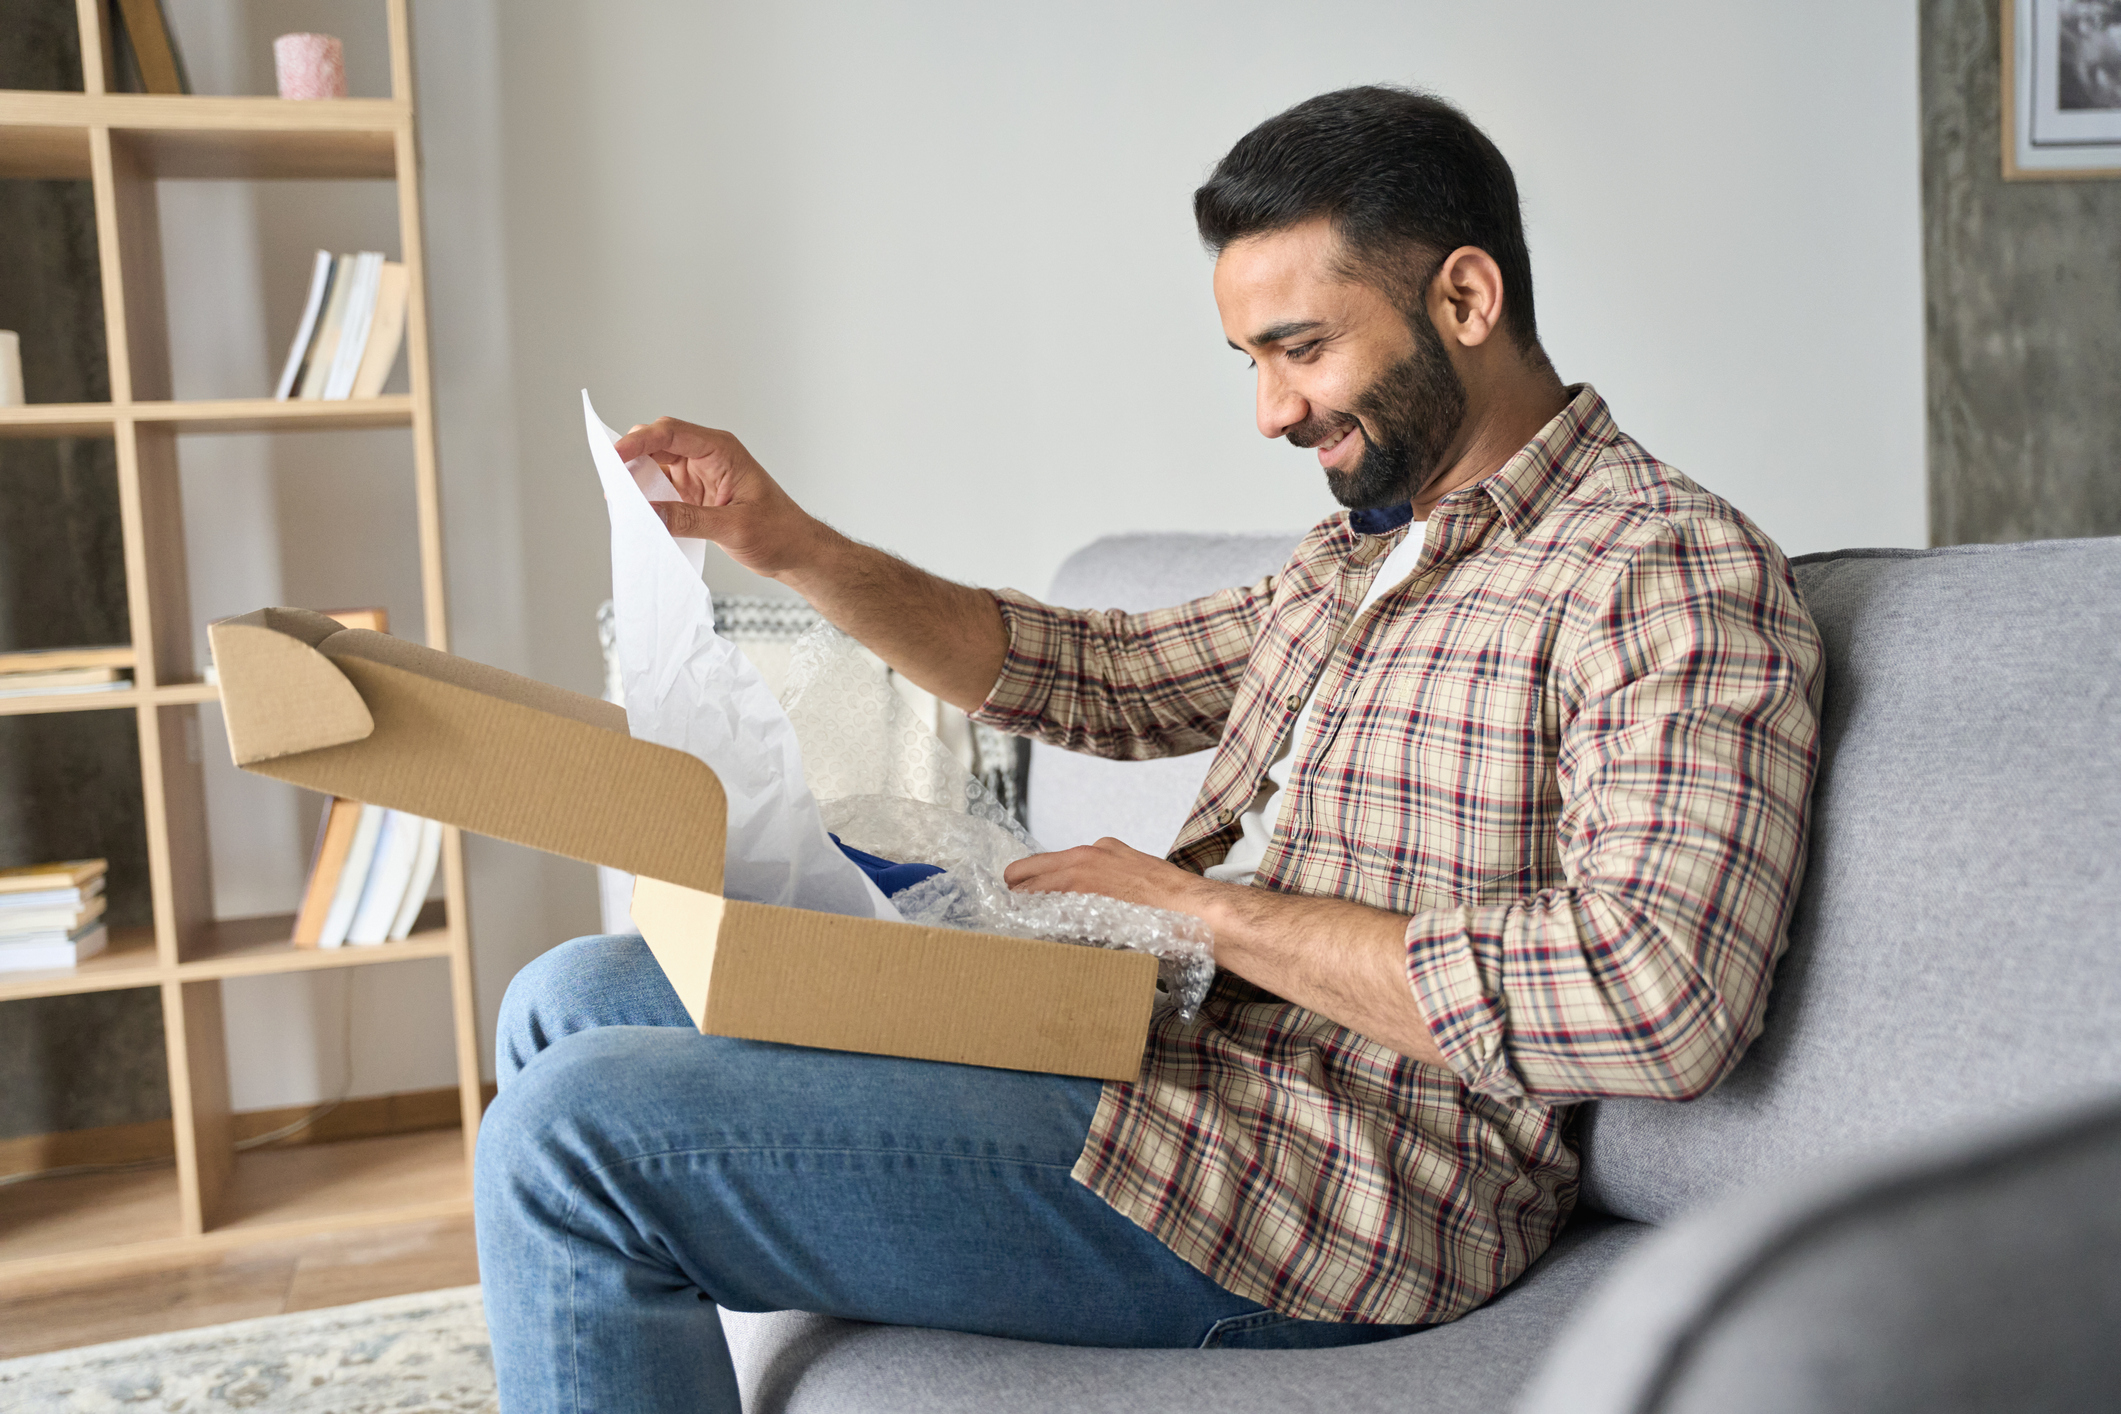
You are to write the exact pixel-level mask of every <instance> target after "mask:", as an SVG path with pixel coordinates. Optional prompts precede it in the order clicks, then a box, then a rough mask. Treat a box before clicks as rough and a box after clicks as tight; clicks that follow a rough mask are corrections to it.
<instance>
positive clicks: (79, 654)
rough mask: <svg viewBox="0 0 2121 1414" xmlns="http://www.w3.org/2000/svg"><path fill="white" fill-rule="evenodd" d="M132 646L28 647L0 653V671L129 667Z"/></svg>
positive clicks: (29, 671) (54, 670)
mask: <svg viewBox="0 0 2121 1414" xmlns="http://www.w3.org/2000/svg"><path fill="white" fill-rule="evenodd" d="M132 665H133V650H132V649H131V648H129V647H126V646H124V645H119V646H117V647H113V648H28V649H24V650H22V651H21V652H17V653H0V673H50V672H58V671H60V670H62V669H65V668H130V667H131V666H132Z"/></svg>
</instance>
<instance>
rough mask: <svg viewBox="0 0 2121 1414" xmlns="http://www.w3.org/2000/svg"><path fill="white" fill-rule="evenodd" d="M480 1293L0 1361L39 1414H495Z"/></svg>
mask: <svg viewBox="0 0 2121 1414" xmlns="http://www.w3.org/2000/svg"><path fill="white" fill-rule="evenodd" d="M495 1408H496V1405H495V1401H494V1392H493V1359H492V1357H491V1355H490V1354H489V1352H488V1350H487V1345H486V1318H485V1314H484V1312H483V1310H482V1309H481V1307H480V1305H479V1289H478V1288H477V1287H476V1286H462V1287H457V1288H455V1289H453V1290H449V1291H423V1292H420V1293H418V1294H417V1295H413V1296H390V1297H386V1298H384V1299H383V1300H381V1301H364V1302H361V1303H360V1304H359V1305H356V1306H334V1307H332V1308H330V1309H329V1310H323V1311H300V1312H296V1313H295V1314H293V1315H287V1316H265V1317H261V1318H259V1319H258V1320H254V1321H234V1322H231V1323H230V1324H228V1325H225V1326H207V1327H205V1328H203V1329H200V1330H189V1331H175V1332H172V1333H171V1334H169V1335H151V1336H144V1337H142V1338H141V1339H139V1340H120V1341H113V1342H112V1343H111V1344H109V1345H87V1346H83V1347H81V1348H80V1349H78V1350H55V1351H53V1352H51V1353H50V1354H48V1355H30V1356H26V1357H24V1358H22V1359H19V1360H5V1361H0V1409H5V1410H17V1409H19V1410H24V1411H29V1410H36V1411H37V1412H38V1414H221V1411H227V1410H242V1411H244V1414H493V1411H494V1410H495Z"/></svg>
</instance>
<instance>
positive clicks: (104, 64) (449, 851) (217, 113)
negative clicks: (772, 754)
mask: <svg viewBox="0 0 2121 1414" xmlns="http://www.w3.org/2000/svg"><path fill="white" fill-rule="evenodd" d="M381 3H384V4H385V6H386V9H387V12H388V13H387V20H388V33H389V43H390V72H391V97H389V98H387V99H336V100H313V101H301V102H290V101H286V100H282V99H278V98H222V97H205V96H190V95H186V96H161V95H136V94H119V93H114V92H112V91H111V89H112V87H113V85H112V82H111V34H110V32H109V30H108V27H107V26H108V21H107V15H108V13H109V12H108V7H107V6H106V5H105V4H104V3H102V0H76V8H77V12H78V16H79V28H80V36H81V52H82V54H83V56H84V60H85V62H84V63H83V65H82V70H83V91H82V92H80V93H47V92H0V177H30V178H62V179H74V180H83V179H85V180H87V181H88V182H90V183H91V185H92V187H93V191H94V200H95V210H96V237H97V244H98V248H99V263H100V271H101V278H102V291H103V317H104V329H105V337H106V342H107V346H108V355H109V362H110V390H111V400H110V402H108V403H93V404H64V405H49V404H47V405H36V404H32V405H30V406H27V407H8V408H0V436H14V437H80V436H93V437H109V438H112V439H113V440H114V441H115V443H116V447H117V463H118V495H119V502H120V505H119V510H120V520H121V523H122V527H123V534H124V558H125V579H126V602H127V615H128V618H129V620H130V625H131V636H132V644H131V650H130V654H129V658H128V666H130V667H131V669H132V672H133V685H132V686H131V687H130V688H127V689H123V690H114V691H104V692H96V693H81V694H57V695H47V696H19V697H11V698H4V699H0V715H14V714H18V713H27V712H86V711H130V712H133V713H134V714H136V717H137V721H138V726H139V749H140V780H141V789H142V792H143V795H144V797H145V806H146V818H147V827H148V828H147V833H148V864H149V873H150V875H151V893H152V898H153V907H154V922H153V926H152V927H151V928H144V929H129V930H113V934H112V939H111V945H110V948H109V950H108V951H107V952H105V953H103V954H101V955H99V956H97V957H95V958H92V959H89V960H87V961H85V962H83V963H82V964H81V965H80V966H79V967H76V968H69V969H64V970H61V971H55V972H43V973H30V972H20V973H8V974H0V1000H5V999H11V998H22V997H36V996H51V995H59V994H65V993H73V992H86V991H99V990H106V989H114V988H149V987H152V988H155V989H157V990H158V991H159V993H160V996H161V1001H162V1015H163V1025H164V1030H165V1033H166V1038H167V1062H168V1067H169V1090H170V1104H171V1111H172V1128H173V1131H174V1147H175V1164H174V1167H173V1168H172V1169H166V1170H161V1171H156V1172H146V1173H127V1174H91V1175H84V1176H80V1177H67V1178H61V1177H54V1178H50V1179H42V1180H39V1181H37V1182H34V1183H29V1184H25V1185H20V1186H17V1187H14V1188H12V1189H10V1190H9V1198H8V1214H7V1221H6V1222H5V1223H0V1290H4V1289H6V1288H7V1286H8V1284H9V1282H10V1281H15V1282H29V1281H33V1280H35V1279H37V1278H38V1277H40V1276H44V1277H48V1276H50V1275H51V1274H52V1273H56V1272H60V1271H72V1270H78V1269H81V1268H83V1267H85V1266H92V1265H95V1264H98V1263H108V1264H132V1265H145V1264H152V1263H155V1262H158V1261H173V1260H186V1259H189V1258H191V1257H193V1256H196V1255H197V1254H198V1253H200V1252H202V1251H205V1250H211V1249H213V1248H217V1247H225V1246H228V1245H232V1244H234V1243H237V1242H254V1241H258V1240H261V1239H265V1238H270V1237H275V1236H283V1235H293V1234H296V1233H302V1232H314V1231H319V1230H328V1229H332V1228H337V1227H347V1226H355V1225H361V1224H368V1223H382V1222H396V1221H405V1220H409V1219H414V1218H427V1217H438V1216H447V1215H454V1214H462V1213H468V1212H469V1211H470V1158H471V1151H472V1144H473V1140H474V1136H475V1132H476V1129H477V1125H478V1119H479V1114H480V1110H481V1106H482V1095H481V1090H480V1084H479V1052H478V1043H477V1026H476V1015H477V1013H476V1008H475V1005H474V1002H473V992H472V971H471V949H470V934H469V925H468V919H467V915H466V908H465V890H464V860H463V850H462V846H461V842H460V840H459V837H458V835H457V832H456V831H454V830H449V831H446V832H445V833H444V839H443V843H442V850H441V853H442V863H441V873H442V878H443V895H444V897H443V899H442V900H441V901H440V906H439V907H437V906H435V905H433V904H430V905H429V906H428V908H427V910H426V911H425V912H424V913H423V914H422V915H421V917H420V920H419V923H418V924H417V925H416V926H415V928H414V931H413V933H412V935H411V937H410V938H409V939H407V940H406V941H404V942H401V943H392V944H389V945H387V946H382V947H365V948H349V949H340V950H336V951H321V950H317V949H304V948H296V947H295V946H293V944H292V943H291V941H290V936H291V932H292V927H293V920H292V918H291V917H271V918H264V919H242V920H217V919H215V918H214V916H213V892H212V881H211V878H210V874H209V862H208V855H207V846H206V829H207V822H206V804H205V793H204V786H203V780H202V771H201V765H200V753H201V751H202V750H213V749H218V743H216V742H202V740H201V734H200V722H199V705H200V704H201V703H206V702H211V701H213V700H215V698H216V695H217V694H216V690H215V688H214V687H213V686H212V685H211V684H210V683H206V682H202V681H200V680H199V675H198V671H197V667H196V660H195V657H194V648H195V645H194V642H193V625H192V618H191V607H190V603H189V598H188V592H187V574H186V565H185V552H184V533H183V519H182V507H181V501H180V497H179V494H178V480H177V439H178V438H179V437H182V436H185V435H187V434H189V433H205V432H237V431H290V432H292V431H299V430H309V429H338V428H367V427H402V428H406V429H408V431H409V432H410V434H411V440H412V451H413V458H412V460H413V466H412V473H413V477H414V484H415V501H416V506H417V513H418V525H419V562H420V588H421V593H422V600H423V604H424V610H425V614H424V618H425V621H424V623H423V625H422V628H423V629H424V637H425V640H426V642H427V643H428V644H429V645H431V646H433V647H436V648H445V649H446V647H447V646H448V641H449V633H448V628H449V626H448V616H447V613H446V610H445V604H444V581H443V568H442V539H441V523H440V497H439V491H438V487H437V484H436V465H435V434H434V397H433V386H432V380H431V375H430V371H429V367H428V337H427V334H428V331H427V299H426V282H425V274H424V269H423V264H422V241H421V225H420V191H419V148H418V141H417V130H416V126H415V115H414V105H413V84H412V53H411V47H410V44H411V40H410V26H409V17H408V14H407V5H406V0H381ZM186 178H244V179H273V178H309V179H317V178H323V179H331V178H370V179H374V178H385V179H390V180H392V181H394V183H395V185H396V192H397V201H398V229H399V242H400V250H401V253H402V259H403V262H404V265H405V267H406V271H407V278H408V284H409V298H408V301H407V309H406V325H405V336H404V337H405V357H406V360H407V366H408V371H409V375H410V391H409V392H408V393H405V394H402V395H397V396H390V397H374V398H366V399H350V400H346V401H337V402H319V401H310V402H296V401H288V402H275V401H274V400H272V399H271V398H270V397H269V396H265V394H267V393H269V392H270V390H269V389H261V390H260V396H259V397H257V398H254V399H238V400H224V401H213V402H178V401H174V400H173V399H172V383H171V377H170V368H171V354H170V345H169V330H168V320H167V314H166V305H165V299H164V289H163V260H162V252H161V249H160V236H159V219H158V214H157V187H158V184H159V183H160V182H162V181H164V180H181V179H186ZM422 959H426V960H440V961H443V962H444V963H446V965H447V967H446V970H447V974H448V978H449V988H450V998H451V1015H452V1018H453V1024H454V1029H455V1047H454V1051H455V1058H456V1065H457V1079H458V1083H457V1087H456V1089H457V1104H456V1114H457V1118H458V1121H459V1125H460V1127H461V1133H460V1134H448V1133H446V1132H431V1133H425V1134H402V1135H392V1136H386V1137H380V1138H362V1139H353V1140H348V1141H345V1142H343V1143H338V1144H330V1145H308V1146H304V1147H303V1148H301V1149H299V1150H286V1151H274V1150H270V1149H260V1150H257V1151H255V1152H252V1153H247V1154H244V1155H243V1156H242V1158H241V1160H240V1162H239V1160H238V1156H237V1151H236V1133H237V1130H238V1128H239V1125H238V1122H237V1120H236V1117H235V1116H234V1115H233V1113H232V1110H231V1103H230V1088H229V1078H228V1057H227V1048H226V1042H225V1036H224V1030H223V1027H224V1018H223V1012H222V1006H221V983H222V981H223V980H224V979H226V978H229V977H242V976H257V975H263V974H268V973H284V972H294V971H306V970H311V969H317V968H333V967H358V966H369V965H375V964H379V963H394V962H401V961H415V960H422ZM432 1108H433V1107H432V1106H431V1105H430V1106H428V1107H427V1109H428V1110H431V1109H432ZM423 1113H424V1111H423Z"/></svg>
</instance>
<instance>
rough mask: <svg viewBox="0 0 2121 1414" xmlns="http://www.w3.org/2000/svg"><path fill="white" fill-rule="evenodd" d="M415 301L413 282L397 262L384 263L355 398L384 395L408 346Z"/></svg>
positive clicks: (354, 389)
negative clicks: (407, 331)
mask: <svg viewBox="0 0 2121 1414" xmlns="http://www.w3.org/2000/svg"><path fill="white" fill-rule="evenodd" d="M411 300H412V278H411V277H410V276H409V275H407V274H406V273H405V267H404V266H403V265H402V264H400V263H399V262H397V261H395V260H386V261H384V262H383V270H382V273H381V274H380V275H378V276H377V280H376V317H375V322H374V323H372V324H370V325H369V326H368V347H367V348H366V349H364V350H362V353H361V368H360V371H359V372H357V373H355V374H354V381H353V396H355V397H357V398H374V397H379V396H381V395H382V392H383V385H384V384H385V383H386V382H388V381H389V380H390V370H391V369H392V368H393V367H394V366H395V365H396V364H397V361H398V349H399V348H400V347H401V346H402V345H403V344H404V342H405V314H406V310H407V308H408V307H409V305H410V304H411Z"/></svg>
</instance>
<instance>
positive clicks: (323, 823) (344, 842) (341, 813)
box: [293, 796, 361, 948]
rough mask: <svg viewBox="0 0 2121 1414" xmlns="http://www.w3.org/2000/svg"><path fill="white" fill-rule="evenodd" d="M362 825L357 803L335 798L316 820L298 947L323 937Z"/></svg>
mask: <svg viewBox="0 0 2121 1414" xmlns="http://www.w3.org/2000/svg"><path fill="white" fill-rule="evenodd" d="M360 823H361V802H360V801H358V800H347V799H345V798H344V797H340V796H334V797H333V798H332V800H331V803H330V804H328V805H326V806H325V807H324V814H323V817H322V818H321V819H319V820H318V821H317V843H316V847H315V848H314V849H312V850H311V851H310V857H309V882H308V883H307V884H305V885H303V887H302V907H301V910H300V911H299V912H297V913H296V914H295V932H294V938H293V942H294V945H295V946H296V947H298V948H313V947H316V946H318V945H319V944H318V940H319V939H321V938H322V937H323V936H324V920H325V919H326V918H328V917H330V916H331V903H332V900H333V899H334V898H336V897H338V892H339V879H340V876H341V875H343V874H344V873H345V871H346V856H347V854H348V852H350V851H351V850H352V849H353V838H354V829H355V827H356V826H358V825H359V824H360Z"/></svg>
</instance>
